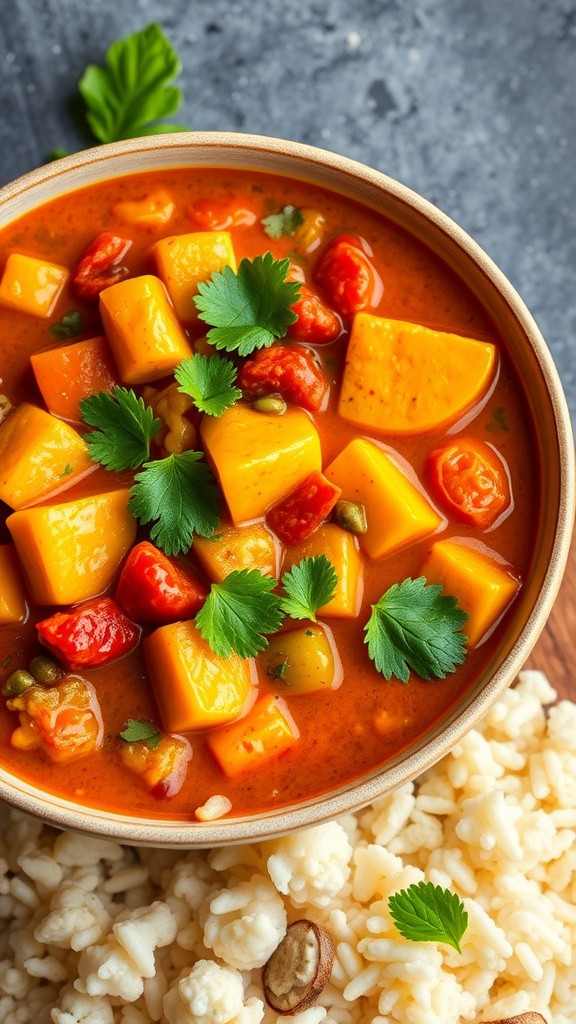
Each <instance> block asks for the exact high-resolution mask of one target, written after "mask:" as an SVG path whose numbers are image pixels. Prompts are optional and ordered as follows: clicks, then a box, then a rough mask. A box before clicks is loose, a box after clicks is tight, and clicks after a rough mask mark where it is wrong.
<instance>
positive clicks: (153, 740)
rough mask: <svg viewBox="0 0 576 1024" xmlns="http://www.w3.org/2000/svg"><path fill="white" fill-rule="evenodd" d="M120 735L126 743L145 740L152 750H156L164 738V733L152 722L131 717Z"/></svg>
mask: <svg viewBox="0 0 576 1024" xmlns="http://www.w3.org/2000/svg"><path fill="white" fill-rule="evenodd" d="M118 735H119V736H120V738H121V739H123V740H124V741H125V743H141V742H143V743H145V744H146V746H147V747H150V749H151V750H155V749H156V747H157V746H158V744H159V743H160V740H161V739H162V733H161V732H160V731H159V730H158V729H157V728H156V726H155V725H152V722H145V721H142V720H141V721H138V720H137V719H136V718H129V719H128V720H127V722H126V725H125V726H124V729H123V730H122V732H120V733H118Z"/></svg>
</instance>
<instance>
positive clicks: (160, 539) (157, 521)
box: [128, 451, 220, 555]
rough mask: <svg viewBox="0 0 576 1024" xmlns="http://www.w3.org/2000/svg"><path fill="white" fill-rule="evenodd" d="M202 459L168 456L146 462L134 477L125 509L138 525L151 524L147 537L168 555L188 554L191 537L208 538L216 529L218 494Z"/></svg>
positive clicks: (191, 455) (191, 454) (192, 454)
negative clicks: (195, 535) (194, 535)
mask: <svg viewBox="0 0 576 1024" xmlns="http://www.w3.org/2000/svg"><path fill="white" fill-rule="evenodd" d="M203 458H204V455H203V453H202V452H194V451H186V452H181V453H179V454H176V455H168V456H167V457H166V458H165V459H158V460H157V461H155V462H145V463H144V465H143V467H142V470H143V471H142V472H141V473H137V475H136V477H135V480H134V485H133V487H132V489H131V495H132V496H131V498H130V501H129V503H128V508H129V509H130V511H131V512H132V514H133V515H134V516H135V517H136V519H138V520H139V521H140V522H141V523H143V524H146V523H149V522H153V526H152V529H151V531H150V537H151V539H152V540H153V541H154V542H155V543H156V544H157V545H158V547H159V548H161V549H162V551H164V552H165V553H166V554H167V555H178V554H180V553H182V552H185V551H188V550H189V548H190V545H191V543H192V536H193V534H194V533H198V534H199V535H200V536H201V537H209V536H210V535H211V534H212V533H213V531H214V530H215V528H216V527H217V526H218V523H219V517H218V508H219V504H220V491H219V490H218V487H217V484H216V481H215V479H214V476H213V474H212V471H211V470H210V468H209V466H208V465H207V464H206V463H205V462H203V461H202V459H203Z"/></svg>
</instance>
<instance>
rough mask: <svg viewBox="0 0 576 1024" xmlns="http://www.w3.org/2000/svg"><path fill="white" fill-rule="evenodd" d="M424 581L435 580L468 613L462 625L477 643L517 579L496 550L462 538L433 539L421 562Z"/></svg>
mask: <svg viewBox="0 0 576 1024" xmlns="http://www.w3.org/2000/svg"><path fill="white" fill-rule="evenodd" d="M422 574H423V575H424V576H425V577H426V579H427V580H428V583H439V584H440V585H441V586H442V588H443V590H444V591H445V593H446V594H451V595H452V596H453V597H456V598H458V604H459V606H460V607H461V608H462V609H463V611H465V612H467V614H468V621H467V622H466V624H465V626H464V627H463V631H464V633H466V636H467V637H468V643H469V645H470V647H477V646H478V644H479V643H480V642H481V640H483V639H484V638H485V637H486V636H487V635H488V633H489V632H490V631H491V630H492V628H493V627H494V626H495V625H496V623H497V622H498V621H499V620H500V619H501V617H502V615H503V614H504V612H505V611H506V609H507V608H508V606H509V604H510V603H511V601H512V600H513V598H514V597H515V595H516V593H517V591H518V589H519V587H520V580H519V579H518V578H517V577H516V576H514V575H513V573H512V571H511V567H510V566H509V565H508V564H507V563H506V562H504V561H503V560H502V559H501V558H500V556H499V555H497V554H496V552H492V551H489V550H488V549H487V548H486V549H484V550H480V549H479V548H476V547H472V546H471V545H469V544H467V543H466V542H460V541H458V540H456V539H454V540H441V541H437V542H436V544H433V545H432V547H431V548H430V551H429V553H428V556H427V558H426V560H425V562H424V565H423V566H422Z"/></svg>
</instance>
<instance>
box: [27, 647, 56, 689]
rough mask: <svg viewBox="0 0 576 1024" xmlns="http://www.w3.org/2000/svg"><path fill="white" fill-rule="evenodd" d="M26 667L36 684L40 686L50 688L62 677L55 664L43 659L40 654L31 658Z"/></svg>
mask: <svg viewBox="0 0 576 1024" xmlns="http://www.w3.org/2000/svg"><path fill="white" fill-rule="evenodd" d="M28 667H29V669H30V672H31V673H32V675H33V676H34V679H35V680H36V682H37V683H40V684H41V685H42V686H51V685H52V683H55V682H56V680H57V679H60V676H61V675H62V670H61V669H60V668H59V667H58V665H57V664H56V662H55V661H52V660H51V659H50V658H45V657H44V655H42V654H39V655H37V657H36V658H32V661H31V662H30V665H29V666H28Z"/></svg>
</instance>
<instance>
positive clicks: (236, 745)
mask: <svg viewBox="0 0 576 1024" xmlns="http://www.w3.org/2000/svg"><path fill="white" fill-rule="evenodd" d="M299 736H300V733H299V731H298V728H297V726H296V723H295V722H294V719H293V718H292V715H291V714H290V712H289V711H288V708H287V706H286V702H285V701H284V700H283V699H282V698H281V697H274V696H268V697H262V698H261V699H260V700H259V701H257V703H256V704H255V705H254V707H253V708H252V710H251V711H250V712H249V713H248V714H247V715H246V716H245V718H243V719H242V720H241V721H240V722H236V723H235V724H234V725H230V726H228V727H227V728H226V729H215V730H214V732H211V733H210V734H209V735H208V737H207V743H208V746H209V748H210V750H211V752H212V755H213V757H214V758H215V760H216V761H217V762H218V764H219V765H220V767H221V769H222V771H223V772H225V773H226V775H228V776H229V777H232V778H233V777H234V776H236V775H242V774H243V773H244V772H251V771H259V770H260V769H261V768H262V767H263V765H265V764H269V763H270V762H271V761H275V760H276V758H278V757H280V756H281V755H282V754H284V753H286V752H287V751H288V750H290V748H291V747H293V746H294V745H295V744H296V743H297V742H298V739H299Z"/></svg>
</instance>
